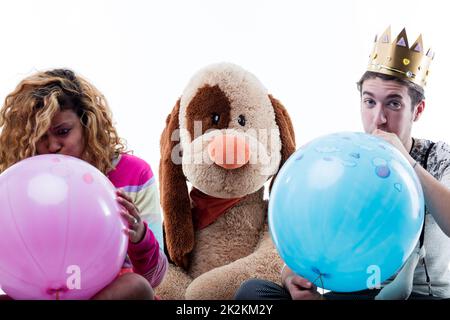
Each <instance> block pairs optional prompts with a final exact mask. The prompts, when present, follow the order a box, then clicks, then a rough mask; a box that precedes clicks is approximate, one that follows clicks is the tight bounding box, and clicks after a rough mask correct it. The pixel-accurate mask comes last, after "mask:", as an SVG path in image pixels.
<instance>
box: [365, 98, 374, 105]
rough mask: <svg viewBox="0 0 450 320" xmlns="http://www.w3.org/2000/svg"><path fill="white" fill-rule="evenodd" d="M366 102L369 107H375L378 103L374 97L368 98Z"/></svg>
mask: <svg viewBox="0 0 450 320" xmlns="http://www.w3.org/2000/svg"><path fill="white" fill-rule="evenodd" d="M364 103H365V104H366V105H367V106H369V107H373V106H375V104H376V103H375V101H374V100H372V99H366V100H364Z"/></svg>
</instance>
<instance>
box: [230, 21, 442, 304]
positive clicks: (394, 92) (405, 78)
mask: <svg viewBox="0 0 450 320" xmlns="http://www.w3.org/2000/svg"><path fill="white" fill-rule="evenodd" d="M433 58H434V54H433V53H432V52H431V51H430V50H428V51H427V52H424V51H423V45H422V38H421V36H419V38H418V39H417V41H416V42H415V43H414V44H413V45H412V46H411V47H409V45H408V39H407V36H406V31H405V29H403V30H402V32H400V34H399V35H398V36H397V38H396V39H394V40H393V41H391V36H390V28H388V29H387V30H386V31H385V32H384V33H383V35H382V36H381V37H380V38H376V39H375V46H374V49H373V52H372V54H371V56H370V61H369V66H368V69H367V71H366V72H365V73H364V75H363V76H362V77H361V79H360V81H359V82H358V83H357V84H358V90H359V91H360V94H361V118H362V123H363V126H364V130H365V132H366V133H371V134H373V135H375V136H378V137H380V138H382V139H384V140H386V141H387V142H389V143H391V144H392V145H393V146H395V147H396V148H397V149H398V150H399V151H400V152H401V153H402V154H403V155H404V156H405V157H406V159H407V160H408V161H409V163H410V164H411V165H412V166H413V168H414V170H415V172H416V174H417V176H418V177H419V180H420V182H421V185H422V188H423V191H424V196H425V205H426V207H425V210H426V215H425V222H424V228H423V230H422V234H421V237H420V241H419V243H418V244H417V247H416V249H415V251H414V252H413V254H412V255H411V257H410V258H409V259H408V261H407V262H406V263H405V266H404V267H403V268H402V270H401V271H400V272H399V273H398V274H397V275H396V276H394V277H393V278H391V279H389V280H388V281H386V282H385V283H383V289H381V290H380V289H372V290H364V291H360V292H354V293H348V294H346V293H333V292H330V293H327V294H325V296H324V297H325V298H326V299H408V298H409V299H440V298H450V269H449V263H450V146H449V145H447V144H445V143H443V142H437V143H434V142H431V141H429V140H424V139H416V138H412V136H411V131H412V125H413V123H414V122H416V121H418V120H419V119H420V116H421V115H422V113H423V112H424V110H425V96H424V87H425V85H426V79H427V76H428V68H429V64H430V62H431V60H432V59H433ZM281 280H282V284H283V287H280V286H278V285H277V284H275V283H270V282H266V281H262V280H257V279H256V280H249V281H247V282H245V283H244V284H243V285H242V286H241V288H240V289H239V290H238V292H237V293H236V299H294V300H305V299H319V298H321V295H320V294H319V293H318V292H317V287H316V286H315V285H314V284H312V283H311V282H309V281H308V280H307V279H304V278H302V277H300V276H299V275H296V274H295V273H293V272H292V270H290V269H289V267H287V266H285V267H284V268H283V270H282V273H281Z"/></svg>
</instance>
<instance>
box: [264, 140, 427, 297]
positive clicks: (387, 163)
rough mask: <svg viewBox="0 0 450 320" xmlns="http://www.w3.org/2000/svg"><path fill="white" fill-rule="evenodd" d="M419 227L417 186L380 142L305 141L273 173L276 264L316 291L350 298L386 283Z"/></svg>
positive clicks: (411, 173) (420, 213)
mask: <svg viewBox="0 0 450 320" xmlns="http://www.w3.org/2000/svg"><path fill="white" fill-rule="evenodd" d="M423 219H424V198H423V192H422V187H421V185H420V182H419V179H418V177H417V175H416V174H415V172H414V169H413V168H412V167H411V165H410V164H409V162H408V161H407V160H406V159H405V157H404V156H403V155H402V154H401V153H400V152H399V151H398V150H397V149H395V148H394V147H393V146H392V145H390V144H389V143H387V142H385V141H384V140H382V139H380V138H377V137H374V136H372V135H368V134H365V133H357V132H342V133H335V134H330V135H326V136H323V137H320V138H317V139H315V140H313V141H312V142H310V143H308V144H307V145H306V146H303V147H301V148H300V149H299V150H297V151H296V152H295V153H294V154H293V155H292V156H291V157H290V158H289V159H288V160H287V161H286V163H285V165H284V166H283V167H282V168H281V170H280V172H279V174H278V176H277V178H276V179H275V182H274V185H273V188H272V192H271V195H270V201H269V227H270V231H271V235H272V239H273V241H274V243H275V246H276V247H277V250H278V252H279V254H280V256H281V258H282V259H283V260H284V261H285V263H286V264H287V265H288V266H289V267H290V268H291V269H292V270H293V271H294V272H295V273H296V274H298V275H300V276H303V277H304V278H306V279H308V280H309V281H311V282H313V283H315V284H316V285H317V286H319V287H321V288H324V289H328V290H332V291H336V292H353V291H359V290H364V289H367V288H372V287H375V286H377V285H378V284H379V283H381V282H383V281H385V280H386V279H388V278H389V277H391V276H392V275H394V274H395V273H396V272H397V271H398V270H399V269H400V268H401V266H402V265H403V264H404V262H405V261H406V259H407V258H408V256H409V255H410V254H411V253H412V251H413V250H414V247H415V246H416V244H417V242H418V239H419V236H420V232H421V228H422V223H423Z"/></svg>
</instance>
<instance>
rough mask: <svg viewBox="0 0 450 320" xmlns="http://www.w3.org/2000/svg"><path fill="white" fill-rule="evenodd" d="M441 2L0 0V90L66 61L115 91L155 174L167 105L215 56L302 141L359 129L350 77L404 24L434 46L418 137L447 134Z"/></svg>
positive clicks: (121, 122) (121, 126)
mask: <svg viewBox="0 0 450 320" xmlns="http://www.w3.org/2000/svg"><path fill="white" fill-rule="evenodd" d="M444 6H445V1H441V0H428V1H423V0H420V1H417V0H408V1H390V0H389V1H386V0H377V1H373V0H372V1H367V0H339V1H336V0H315V1H299V0H296V1H295V0H292V1H287V0H227V1H214V0H189V1H183V0H179V1H175V0H164V1H150V0H147V1H144V0H142V1H140V0H127V1H118V0H97V1H95V0H76V1H57V0H39V1H31V0H30V1H25V0H22V1H18V0H14V1H12V0H9V1H1V2H0V13H1V19H0V45H1V53H0V99H1V100H2V102H3V100H4V98H5V97H6V95H7V94H8V93H9V92H11V91H12V90H13V89H14V88H15V86H16V85H17V83H18V82H19V81H20V80H21V79H22V78H24V77H25V76H28V75H30V74H31V73H33V72H35V71H37V70H45V69H49V68H57V67H67V68H71V69H73V70H74V71H76V72H78V73H80V74H82V75H83V76H85V77H86V78H87V79H89V80H90V81H91V82H92V83H94V85H96V86H97V87H98V88H99V89H100V90H101V91H102V92H103V93H104V94H105V96H106V98H107V99H108V101H109V103H110V105H111V107H112V110H113V114H114V118H115V122H116V124H117V128H118V131H119V134H120V135H121V136H122V137H124V138H125V139H126V140H127V141H128V144H129V148H130V149H132V150H134V153H135V155H137V156H139V157H141V158H143V159H145V160H146V161H147V162H149V163H150V165H151V166H152V167H153V171H154V172H155V174H157V172H158V164H159V157H160V154H159V137H160V134H161V131H162V129H163V126H164V123H165V119H166V116H167V114H169V113H170V111H171V110H172V107H173V106H174V104H175V102H176V100H177V98H178V97H179V96H180V95H181V93H182V91H183V89H184V87H185V85H186V84H187V82H188V80H189V78H190V77H191V76H192V75H193V74H194V73H195V72H196V71H197V70H198V69H199V68H201V67H203V66H205V65H207V64H210V63H214V62H222V61H228V62H234V63H236V64H239V65H241V66H242V67H244V68H246V69H247V70H249V71H251V72H253V73H254V74H255V75H256V76H257V77H258V78H259V79H260V80H261V81H262V82H263V83H264V85H265V86H266V87H267V88H268V91H269V92H270V93H272V94H273V95H274V96H275V97H277V98H278V99H280V100H281V101H282V103H283V104H284V105H285V107H286V108H287V109H288V111H289V113H290V115H291V118H292V120H293V123H294V127H295V130H296V137H297V142H298V146H300V145H301V144H303V143H305V142H307V141H309V140H310V139H313V138H315V137H317V136H319V135H322V134H327V133H332V132H336V131H343V130H351V131H361V130H362V126H361V124H360V116H359V94H358V92H357V90H356V86H355V82H356V81H357V80H358V79H359V77H360V76H361V75H362V73H363V72H364V71H365V67H366V64H367V62H368V57H369V54H370V51H371V49H372V45H373V39H374V37H375V34H377V33H381V32H383V31H384V29H385V28H386V27H387V26H388V25H391V26H392V32H393V36H396V35H397V33H399V32H400V31H401V29H402V28H403V27H404V26H406V27H407V31H408V35H409V42H410V44H412V43H413V42H414V41H415V39H416V38H417V36H418V35H419V33H420V32H422V33H423V40H424V46H425V48H428V47H429V46H430V45H432V46H433V49H435V51H436V58H435V60H434V62H433V63H432V66H431V74H430V78H429V82H428V88H427V90H426V96H427V108H426V110H425V113H424V115H423V117H422V118H421V119H420V121H419V122H418V123H416V124H415V126H414V128H413V135H414V136H416V137H422V138H429V139H432V140H444V141H447V142H450V132H449V130H448V129H447V128H448V124H447V123H448V121H449V115H450V111H449V109H450V106H449V105H448V102H447V90H448V88H447V84H448V77H446V76H447V75H448V74H449V73H450V59H449V58H450V42H449V40H448V30H450V19H448V16H447V12H448V11H447V10H446V9H445V8H444Z"/></svg>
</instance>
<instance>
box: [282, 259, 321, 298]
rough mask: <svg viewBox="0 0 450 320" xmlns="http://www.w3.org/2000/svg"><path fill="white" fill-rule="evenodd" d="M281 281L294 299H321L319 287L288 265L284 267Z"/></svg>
mask: <svg viewBox="0 0 450 320" xmlns="http://www.w3.org/2000/svg"><path fill="white" fill-rule="evenodd" d="M281 282H282V283H283V286H284V287H285V288H286V290H288V291H289V294H290V295H291V298H292V300H320V299H321V295H320V294H319V293H318V292H317V287H316V286H315V285H314V284H312V283H311V282H310V281H308V280H307V279H305V278H302V277H300V276H298V275H296V274H295V273H294V272H293V271H292V270H291V269H289V267H288V266H285V267H284V268H283V271H282V273H281Z"/></svg>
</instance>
